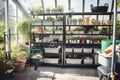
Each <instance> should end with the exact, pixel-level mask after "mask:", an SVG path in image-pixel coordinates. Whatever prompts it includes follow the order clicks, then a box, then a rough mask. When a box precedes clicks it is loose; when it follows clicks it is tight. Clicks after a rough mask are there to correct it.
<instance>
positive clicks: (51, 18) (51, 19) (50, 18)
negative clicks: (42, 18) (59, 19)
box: [46, 17, 55, 21]
mask: <svg viewBox="0 0 120 80" xmlns="http://www.w3.org/2000/svg"><path fill="white" fill-rule="evenodd" d="M54 20H55V19H54V18H53V17H47V19H46V21H54Z"/></svg>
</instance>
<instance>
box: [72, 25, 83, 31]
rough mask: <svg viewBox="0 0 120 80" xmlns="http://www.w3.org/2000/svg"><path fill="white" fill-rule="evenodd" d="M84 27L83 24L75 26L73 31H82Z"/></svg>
mask: <svg viewBox="0 0 120 80" xmlns="http://www.w3.org/2000/svg"><path fill="white" fill-rule="evenodd" d="M84 30H85V28H84V27H83V26H79V27H76V28H75V29H74V31H84Z"/></svg>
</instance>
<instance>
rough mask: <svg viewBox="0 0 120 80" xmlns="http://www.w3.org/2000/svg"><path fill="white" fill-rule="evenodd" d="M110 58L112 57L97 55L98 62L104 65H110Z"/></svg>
mask: <svg viewBox="0 0 120 80" xmlns="http://www.w3.org/2000/svg"><path fill="white" fill-rule="evenodd" d="M111 60H112V57H109V56H106V55H104V54H99V55H98V63H99V64H101V65H103V66H105V67H111Z"/></svg>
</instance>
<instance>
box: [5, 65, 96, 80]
mask: <svg viewBox="0 0 120 80" xmlns="http://www.w3.org/2000/svg"><path fill="white" fill-rule="evenodd" d="M97 76H98V73H97V69H95V68H83V67H82V68H81V67H79V68H70V67H67V68H61V67H45V66H40V67H38V69H37V70H36V71H35V70H34V66H31V67H30V66H27V67H26V69H25V70H24V71H23V72H20V73H16V75H15V77H14V78H10V77H9V76H8V78H7V79H6V80H98V77H97Z"/></svg>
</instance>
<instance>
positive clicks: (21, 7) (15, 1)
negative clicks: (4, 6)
mask: <svg viewBox="0 0 120 80" xmlns="http://www.w3.org/2000/svg"><path fill="white" fill-rule="evenodd" d="M12 1H13V2H14V3H15V5H16V6H17V7H18V8H19V9H20V11H21V12H22V13H23V15H24V16H27V17H28V16H29V15H28V13H27V10H26V9H25V8H24V7H23V5H22V4H21V3H20V1H19V0H12Z"/></svg>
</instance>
